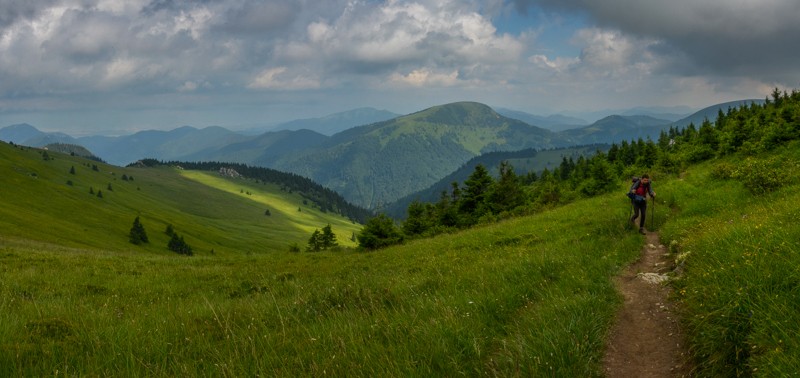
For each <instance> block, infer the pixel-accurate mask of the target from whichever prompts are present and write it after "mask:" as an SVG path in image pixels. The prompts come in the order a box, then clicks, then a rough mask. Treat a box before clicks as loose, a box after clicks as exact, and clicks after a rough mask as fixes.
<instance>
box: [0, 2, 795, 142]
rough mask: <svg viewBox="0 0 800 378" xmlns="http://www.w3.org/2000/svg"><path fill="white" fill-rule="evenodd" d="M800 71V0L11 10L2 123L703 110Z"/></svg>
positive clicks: (2, 57)
mask: <svg viewBox="0 0 800 378" xmlns="http://www.w3.org/2000/svg"><path fill="white" fill-rule="evenodd" d="M798 62H800V1H797V0H670V1H644V0H462V1H450V0H438V1H437V0H416V1H405V0H385V1H380V0H291V1H290V0H258V1H257V0H37V1H30V0H0V127H4V126H8V125H11V124H15V123H29V124H32V125H34V126H36V127H37V128H39V129H40V130H43V131H60V132H64V133H67V134H70V135H73V136H81V135H95V134H102V135H122V134H129V133H133V132H136V131H140V130H147V129H158V130H169V129H173V128H176V127H180V126H184V125H190V126H194V127H198V128H202V127H207V126H223V127H226V128H229V129H231V130H237V129H246V128H253V127H265V126H268V125H273V124H276V123H279V122H285V121H289V120H294V119H301V118H312V117H321V116H325V115H328V114H332V113H336V112H341V111H346V110H350V109H355V108H361V107H373V108H377V109H385V110H389V111H392V112H395V113H399V114H407V113H411V112H415V111H419V110H422V109H425V108H428V107H431V106H435V105H441V104H446V103H450V102H455V101H478V102H482V103H485V104H488V105H490V106H494V107H503V108H509V109H514V110H521V111H526V112H529V113H533V114H537V115H550V114H556V113H564V114H582V113H586V112H595V111H600V110H607V109H629V108H633V107H648V106H662V107H677V106H684V107H689V108H691V109H700V108H703V107H706V106H710V105H714V104H717V103H722V102H726V101H733V100H741V99H750V98H759V99H763V98H765V97H766V96H767V95H769V94H770V93H771V92H772V90H773V89H774V88H780V89H782V90H788V91H791V90H793V89H796V88H798V86H800V66H798ZM590 121H591V120H590Z"/></svg>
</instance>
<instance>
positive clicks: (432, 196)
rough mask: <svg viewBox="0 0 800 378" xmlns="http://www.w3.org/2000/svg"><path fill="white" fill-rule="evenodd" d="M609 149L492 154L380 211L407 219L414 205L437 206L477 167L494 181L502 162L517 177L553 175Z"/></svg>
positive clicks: (568, 149) (469, 163) (573, 148)
mask: <svg viewBox="0 0 800 378" xmlns="http://www.w3.org/2000/svg"><path fill="white" fill-rule="evenodd" d="M609 147H610V145H606V144H603V145H588V146H577V147H566V148H557V149H550V150H534V149H526V150H520V151H502V152H490V153H487V154H483V155H480V156H476V157H474V158H472V159H470V160H469V161H468V162H466V163H464V164H463V165H462V166H461V167H459V168H458V169H457V170H456V171H454V172H452V173H450V174H449V175H447V176H445V177H444V178H442V179H441V180H439V181H437V182H436V183H434V184H432V185H431V186H429V187H427V188H425V189H422V190H420V191H418V192H415V193H412V194H409V195H407V196H405V197H403V198H400V199H398V200H396V201H394V202H392V203H390V204H388V205H386V207H385V208H382V209H381V210H382V211H384V212H386V214H388V215H389V216H391V217H393V218H395V219H404V218H405V217H406V216H407V215H408V214H407V210H408V206H409V205H410V204H411V203H412V202H413V201H421V202H428V203H436V202H438V201H439V199H440V198H441V194H442V192H443V191H445V192H447V193H452V183H454V182H455V183H458V184H459V185H460V186H461V185H462V184H463V183H464V182H465V181H466V180H467V178H469V176H470V175H471V174H472V173H473V172H474V171H475V167H476V166H477V165H478V164H481V165H483V166H484V167H485V168H486V169H487V170H488V171H489V173H490V175H491V176H492V177H493V178H495V179H497V178H498V176H499V166H500V163H501V162H503V161H505V162H508V163H509V165H510V166H511V167H512V168H513V170H514V173H515V174H516V175H517V176H525V175H527V174H529V173H536V174H539V173H541V172H542V171H543V170H544V169H548V170H551V171H552V170H553V169H554V168H556V167H558V166H559V165H560V164H561V161H562V159H564V158H567V159H569V158H572V159H573V160H578V158H579V157H581V156H584V157H588V156H591V155H594V154H595V153H596V152H597V151H598V150H600V151H606V150H608V148H609Z"/></svg>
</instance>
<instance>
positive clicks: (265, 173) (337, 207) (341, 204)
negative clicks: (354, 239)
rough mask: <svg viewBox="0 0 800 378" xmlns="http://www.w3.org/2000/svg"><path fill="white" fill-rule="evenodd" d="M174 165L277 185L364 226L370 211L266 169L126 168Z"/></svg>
mask: <svg viewBox="0 0 800 378" xmlns="http://www.w3.org/2000/svg"><path fill="white" fill-rule="evenodd" d="M142 165H143V166H148V167H154V166H161V165H165V166H178V167H181V168H182V169H189V170H200V171H219V170H220V169H223V168H224V169H232V170H234V171H236V172H237V173H238V174H240V175H241V176H243V177H245V178H249V179H253V180H259V181H261V182H264V183H272V184H276V185H279V186H280V187H281V188H282V189H283V190H285V191H287V192H289V193H294V192H297V193H298V194H300V195H301V196H302V197H303V198H305V199H307V200H308V201H311V202H312V203H314V204H315V205H316V206H317V207H319V209H320V210H321V211H323V212H330V213H334V214H339V215H341V216H343V217H346V218H348V219H350V220H352V221H354V222H358V223H362V224H363V223H364V222H365V221H366V220H367V219H368V218H369V217H370V216H372V215H373V214H372V212H371V211H369V210H367V209H364V208H362V207H359V206H356V205H353V204H351V203H349V202H347V201H346V200H345V199H344V198H342V196H340V195H339V194H338V193H336V192H334V191H333V190H330V189H328V188H325V187H323V186H322V185H320V184H317V183H316V182H314V181H312V180H310V179H308V178H306V177H303V176H300V175H296V174H293V173H286V172H281V171H277V170H274V169H270V168H263V167H252V166H248V165H245V164H239V163H221V162H182V161H169V162H162V161H158V160H155V159H144V160H140V161H138V162H136V163H133V164H131V165H129V166H142Z"/></svg>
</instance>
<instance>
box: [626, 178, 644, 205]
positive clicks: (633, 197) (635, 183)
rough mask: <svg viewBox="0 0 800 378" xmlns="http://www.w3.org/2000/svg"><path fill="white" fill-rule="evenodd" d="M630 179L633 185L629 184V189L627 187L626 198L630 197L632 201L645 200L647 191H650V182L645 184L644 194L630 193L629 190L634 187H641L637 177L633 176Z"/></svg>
mask: <svg viewBox="0 0 800 378" xmlns="http://www.w3.org/2000/svg"><path fill="white" fill-rule="evenodd" d="M632 181H633V185H631V187H630V189H628V193H627V196H628V198H630V199H632V200H634V201H646V200H647V193H648V192H649V191H650V188H649V186H650V184H649V183H648V184H647V186H648V188H647V189H646V190H645V192H644V195H643V196H640V195H638V194H635V193H631V190H633V188H634V187H636V188H640V187H641V184H640V183H641V181H640V180H639V178H638V177H634V178H633V180H632Z"/></svg>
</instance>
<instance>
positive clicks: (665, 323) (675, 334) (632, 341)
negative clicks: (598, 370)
mask: <svg viewBox="0 0 800 378" xmlns="http://www.w3.org/2000/svg"><path fill="white" fill-rule="evenodd" d="M646 236H647V241H646V243H645V246H644V247H643V248H642V254H641V257H640V258H639V260H638V261H636V262H635V263H634V264H632V265H630V266H629V267H628V268H627V269H626V270H625V271H624V272H623V273H622V274H621V275H620V276H618V277H617V278H616V284H617V288H618V290H619V291H620V292H621V293H622V294H623V295H624V297H625V303H624V305H623V307H622V309H621V310H620V311H619V313H617V318H616V322H615V324H614V326H613V327H612V329H611V333H610V336H609V339H608V341H607V344H606V347H607V348H606V356H605V358H604V361H603V368H604V370H605V374H606V376H608V377H611V378H614V377H625V378H634V377H636V378H641V377H689V376H690V375H691V366H690V364H689V356H688V352H687V344H686V341H685V337H684V336H683V334H682V332H681V330H680V328H679V325H678V319H677V315H676V314H675V313H674V311H673V306H674V305H673V304H672V303H671V302H670V301H669V299H668V297H669V293H670V288H669V287H668V286H665V285H664V284H663V281H664V280H665V279H666V276H665V275H664V274H666V273H667V272H669V270H670V266H671V261H670V260H669V258H668V257H667V256H666V254H667V249H666V247H664V246H663V245H661V244H660V243H659V240H658V233H655V232H648V233H647V235H646Z"/></svg>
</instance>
